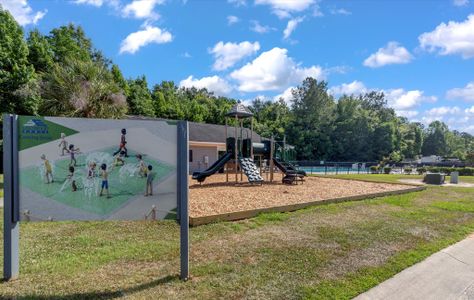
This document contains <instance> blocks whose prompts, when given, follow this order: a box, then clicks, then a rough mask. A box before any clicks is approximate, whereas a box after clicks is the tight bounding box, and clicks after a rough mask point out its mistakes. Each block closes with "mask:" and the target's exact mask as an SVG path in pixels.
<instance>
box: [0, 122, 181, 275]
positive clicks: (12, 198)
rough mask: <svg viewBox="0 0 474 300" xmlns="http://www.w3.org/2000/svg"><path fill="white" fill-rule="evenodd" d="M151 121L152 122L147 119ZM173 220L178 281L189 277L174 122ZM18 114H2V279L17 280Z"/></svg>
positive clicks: (179, 144)
mask: <svg viewBox="0 0 474 300" xmlns="http://www.w3.org/2000/svg"><path fill="white" fill-rule="evenodd" d="M150 121H151V122H153V120H150ZM176 125H177V126H176V127H177V153H176V157H177V196H178V199H177V202H178V203H177V212H178V214H177V221H178V223H179V224H180V263H181V267H180V279H181V280H187V279H188V278H189V211H188V210H189V204H188V174H189V166H188V155H189V151H188V148H189V143H188V140H189V133H188V127H189V126H188V122H187V121H177V124H176ZM18 154H19V148H18V115H15V114H4V115H3V168H4V172H3V173H4V210H3V222H4V226H3V233H4V235H3V237H4V238H3V246H4V255H3V279H4V280H6V281H8V280H13V279H17V278H18V276H19V271H20V257H19V251H20V245H19V240H20V205H19V204H20V202H19V190H20V188H19V187H20V184H19V155H18Z"/></svg>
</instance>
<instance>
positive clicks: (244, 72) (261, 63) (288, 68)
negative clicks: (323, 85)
mask: <svg viewBox="0 0 474 300" xmlns="http://www.w3.org/2000/svg"><path fill="white" fill-rule="evenodd" d="M287 52H288V50H286V49H282V48H277V47H275V48H273V49H271V50H270V51H266V52H263V53H262V54H260V56H258V57H257V58H255V59H254V60H253V61H252V62H250V63H247V64H246V65H245V66H243V67H242V68H240V69H238V70H235V71H233V72H232V73H231V74H230V77H231V78H233V79H235V80H236V81H238V83H239V87H238V89H239V90H240V91H242V92H257V91H268V90H280V91H281V90H283V89H285V88H287V87H288V86H290V85H292V84H299V83H301V82H302V81H303V80H304V79H305V78H306V77H314V78H316V79H318V80H319V79H323V78H324V75H325V74H324V71H323V69H322V68H321V67H320V66H311V67H308V68H303V67H300V66H299V65H298V64H296V63H295V62H294V61H293V59H292V58H291V57H289V56H288V55H287Z"/></svg>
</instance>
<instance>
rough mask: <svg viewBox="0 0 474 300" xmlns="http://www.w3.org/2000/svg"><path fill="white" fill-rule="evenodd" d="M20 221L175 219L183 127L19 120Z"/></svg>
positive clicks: (152, 123) (131, 122) (134, 122)
mask: <svg viewBox="0 0 474 300" xmlns="http://www.w3.org/2000/svg"><path fill="white" fill-rule="evenodd" d="M18 148H19V150H20V151H19V183H20V193H19V197H20V201H19V202H20V218H21V219H22V220H28V221H41V220H109V219H110V220H138V219H144V218H145V216H146V215H149V214H150V211H153V215H154V216H156V217H157V218H159V219H176V209H177V126H176V123H173V122H167V121H157V120H153V121H148V120H99V119H77V118H57V117H31V116H19V118H18Z"/></svg>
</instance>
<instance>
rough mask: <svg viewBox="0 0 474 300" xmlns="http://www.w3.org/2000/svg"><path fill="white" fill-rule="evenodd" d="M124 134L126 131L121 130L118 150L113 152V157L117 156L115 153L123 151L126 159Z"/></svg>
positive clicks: (126, 151)
mask: <svg viewBox="0 0 474 300" xmlns="http://www.w3.org/2000/svg"><path fill="white" fill-rule="evenodd" d="M126 134H127V129H125V128H123V129H122V136H121V137H120V145H119V149H118V150H117V151H115V153H114V156H115V155H117V153H120V152H121V151H124V152H125V157H128V150H127V147H125V146H126V145H127V140H126V138H125V135H126Z"/></svg>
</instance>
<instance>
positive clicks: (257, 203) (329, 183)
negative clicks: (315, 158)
mask: <svg viewBox="0 0 474 300" xmlns="http://www.w3.org/2000/svg"><path fill="white" fill-rule="evenodd" d="M239 179H240V175H239ZM189 182H190V187H189V216H190V217H191V218H199V217H204V216H213V215H222V214H230V213H235V212H244V211H251V210H259V209H260V210H261V209H266V208H271V207H281V206H288V205H298V204H302V203H307V202H315V201H324V200H331V199H332V200H334V199H336V198H347V197H352V196H354V197H357V196H361V195H373V194H380V193H385V192H387V193H389V192H395V191H401V190H410V189H413V186H411V185H406V184H390V183H378V182H366V181H357V180H344V179H334V178H322V177H307V178H306V181H305V182H304V184H298V185H283V184H282V183H281V175H279V174H277V175H276V176H275V180H274V182H273V183H264V184H263V185H262V186H255V185H250V184H248V183H246V178H245V176H244V182H243V183H242V184H238V185H236V184H235V176H234V175H230V176H229V182H228V183H227V182H226V177H225V175H224V174H217V175H213V176H211V177H208V178H206V181H205V182H204V183H203V184H202V185H199V183H197V182H196V181H195V180H192V179H191V178H190V180H189Z"/></svg>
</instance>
